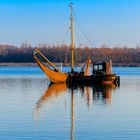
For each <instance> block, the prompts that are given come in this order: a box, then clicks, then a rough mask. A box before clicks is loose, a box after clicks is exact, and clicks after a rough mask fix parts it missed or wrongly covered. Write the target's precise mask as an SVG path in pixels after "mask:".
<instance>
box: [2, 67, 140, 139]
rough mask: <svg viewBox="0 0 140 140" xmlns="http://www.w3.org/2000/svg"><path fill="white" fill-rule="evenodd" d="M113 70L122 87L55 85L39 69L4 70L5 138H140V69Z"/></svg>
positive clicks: (3, 116) (3, 106)
mask: <svg viewBox="0 0 140 140" xmlns="http://www.w3.org/2000/svg"><path fill="white" fill-rule="evenodd" d="M68 69H69V68H64V69H63V71H67V70H68ZM113 70H114V71H115V72H116V73H117V74H119V75H120V76H121V86H120V87H119V88H118V87H115V86H92V87H90V86H88V87H84V86H81V87H73V88H71V87H67V86H66V85H52V86H49V81H48V80H47V78H46V76H45V75H44V74H43V73H42V71H41V70H40V69H39V68H36V67H1V68H0V139H1V140H8V139H9V140H21V139H23V140H24V139H26V140H31V139H32V140H46V139H48V140H55V139H57V140H69V139H73V140H74V139H75V140H79V139H80V140H88V139H89V140H90V139H95V140H111V139H113V140H122V139H125V140H132V139H134V140H139V139H140V107H139V106H140V68H134V67H132V68H130V67H129V68H127V67H126V68H123V67H119V68H117V67H114V68H113Z"/></svg>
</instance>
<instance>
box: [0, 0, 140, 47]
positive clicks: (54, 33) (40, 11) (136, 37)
mask: <svg viewBox="0 0 140 140" xmlns="http://www.w3.org/2000/svg"><path fill="white" fill-rule="evenodd" d="M69 3H70V0H0V44H10V45H16V46H20V44H21V43H23V42H28V43H31V44H32V45H33V46H36V45H38V44H40V43H49V44H58V43H66V44H68V43H69V32H68V29H69V22H70V20H69ZM73 8H74V26H75V42H76V45H79V44H80V43H81V44H87V45H89V46H91V47H99V46H101V45H103V44H106V45H109V46H110V47H114V46H118V45H121V46H127V47H136V46H137V45H140V0H73Z"/></svg>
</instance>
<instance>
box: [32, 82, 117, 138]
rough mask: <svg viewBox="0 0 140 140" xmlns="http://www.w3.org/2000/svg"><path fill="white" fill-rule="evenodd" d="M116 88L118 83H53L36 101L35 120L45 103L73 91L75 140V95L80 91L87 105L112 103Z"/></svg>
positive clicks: (71, 135) (72, 105)
mask: <svg viewBox="0 0 140 140" xmlns="http://www.w3.org/2000/svg"><path fill="white" fill-rule="evenodd" d="M115 89H116V85H96V86H90V85H88V86H83V85H80V86H79V85H78V86H75V85H74V86H71V85H66V84H52V85H50V86H49V87H48V89H47V90H46V91H45V92H44V95H43V96H41V97H40V99H39V100H38V102H37V103H36V109H35V114H34V115H35V116H34V117H35V120H38V118H39V117H38V116H39V110H40V108H41V107H42V106H43V104H45V103H47V102H48V101H49V100H52V99H54V98H57V97H58V96H60V95H62V94H67V93H69V92H70V93H71V106H70V111H71V130H70V138H71V140H74V109H75V106H74V95H75V94H76V93H77V92H79V91H80V94H81V95H82V96H81V97H82V98H84V99H85V101H86V104H87V106H88V107H89V106H91V105H93V104H94V102H101V103H103V104H111V102H112V93H113V91H114V90H115Z"/></svg>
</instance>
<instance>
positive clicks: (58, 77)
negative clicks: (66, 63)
mask: <svg viewBox="0 0 140 140" xmlns="http://www.w3.org/2000/svg"><path fill="white" fill-rule="evenodd" d="M35 60H36V62H37V64H38V65H39V67H40V68H41V69H42V70H43V72H44V73H45V74H46V76H47V77H48V79H49V80H50V81H51V82H52V83H66V80H67V78H68V74H67V73H63V72H58V71H54V70H51V69H49V68H48V67H46V66H45V65H44V64H43V63H41V61H40V60H39V59H37V58H35Z"/></svg>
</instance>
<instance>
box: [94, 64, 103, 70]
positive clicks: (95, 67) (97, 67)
mask: <svg viewBox="0 0 140 140" xmlns="http://www.w3.org/2000/svg"><path fill="white" fill-rule="evenodd" d="M94 70H103V65H101V64H99V65H94Z"/></svg>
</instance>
